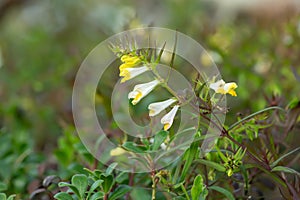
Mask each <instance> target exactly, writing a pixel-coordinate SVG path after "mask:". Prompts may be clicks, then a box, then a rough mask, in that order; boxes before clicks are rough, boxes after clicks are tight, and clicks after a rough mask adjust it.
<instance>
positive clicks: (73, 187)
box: [58, 182, 80, 197]
mask: <svg viewBox="0 0 300 200" xmlns="http://www.w3.org/2000/svg"><path fill="white" fill-rule="evenodd" d="M58 186H59V187H68V188H70V190H72V192H74V194H75V195H76V196H77V197H80V193H79V191H78V189H77V188H76V187H75V186H74V185H72V184H70V183H66V182H60V183H58Z"/></svg>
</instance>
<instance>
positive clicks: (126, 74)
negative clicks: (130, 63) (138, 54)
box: [120, 66, 149, 83]
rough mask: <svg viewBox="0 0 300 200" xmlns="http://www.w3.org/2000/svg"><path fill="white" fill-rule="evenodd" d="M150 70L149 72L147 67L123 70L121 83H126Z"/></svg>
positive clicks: (121, 71)
mask: <svg viewBox="0 0 300 200" xmlns="http://www.w3.org/2000/svg"><path fill="white" fill-rule="evenodd" d="M148 70H149V68H148V67H146V66H143V67H137V68H125V69H122V70H120V76H123V78H122V80H121V83H124V82H125V81H127V80H130V79H132V78H134V77H136V76H138V75H140V74H142V73H144V72H146V71H148Z"/></svg>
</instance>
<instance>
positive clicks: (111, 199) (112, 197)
mask: <svg viewBox="0 0 300 200" xmlns="http://www.w3.org/2000/svg"><path fill="white" fill-rule="evenodd" d="M130 190H131V187H130V186H128V185H120V186H119V187H117V189H116V190H115V191H114V192H113V193H112V194H111V195H110V197H109V198H108V199H109V200H116V199H119V198H120V197H122V196H123V195H125V194H126V193H128V192H129V191H130Z"/></svg>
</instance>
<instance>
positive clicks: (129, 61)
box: [119, 55, 141, 71]
mask: <svg viewBox="0 0 300 200" xmlns="http://www.w3.org/2000/svg"><path fill="white" fill-rule="evenodd" d="M121 61H122V62H123V64H122V65H120V67H119V69H120V71H121V70H122V69H126V68H132V67H135V66H136V65H138V64H139V63H140V62H141V59H140V58H139V57H138V56H133V55H123V56H122V57H121Z"/></svg>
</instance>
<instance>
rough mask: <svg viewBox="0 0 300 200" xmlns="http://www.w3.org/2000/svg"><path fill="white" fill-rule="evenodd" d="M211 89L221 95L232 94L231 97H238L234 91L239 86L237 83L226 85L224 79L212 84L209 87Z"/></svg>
mask: <svg viewBox="0 0 300 200" xmlns="http://www.w3.org/2000/svg"><path fill="white" fill-rule="evenodd" d="M209 87H210V88H211V89H213V90H214V91H215V92H216V93H220V94H230V95H231V96H234V97H235V96H237V94H236V92H235V91H234V90H235V89H236V88H237V87H238V86H237V84H236V83H235V82H231V83H225V81H224V80H223V79H221V80H219V81H217V82H215V83H211V84H210V85H209Z"/></svg>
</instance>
